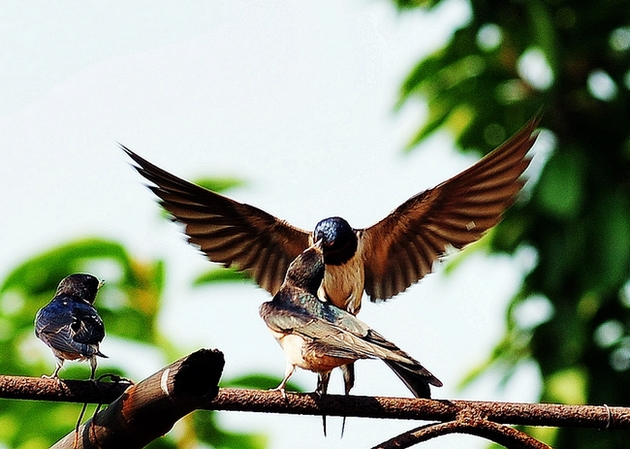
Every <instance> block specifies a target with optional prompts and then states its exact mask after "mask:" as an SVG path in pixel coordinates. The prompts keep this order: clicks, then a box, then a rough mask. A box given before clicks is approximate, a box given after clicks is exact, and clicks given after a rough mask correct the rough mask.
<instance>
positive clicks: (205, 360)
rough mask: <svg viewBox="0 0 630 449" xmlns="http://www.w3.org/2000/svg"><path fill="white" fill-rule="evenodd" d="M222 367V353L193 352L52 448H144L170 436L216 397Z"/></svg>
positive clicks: (98, 414)
mask: <svg viewBox="0 0 630 449" xmlns="http://www.w3.org/2000/svg"><path fill="white" fill-rule="evenodd" d="M224 364H225V361H224V358H223V354H222V353H221V352H219V351H216V350H215V351H211V350H208V349H201V350H199V351H197V352H194V353H192V354H190V355H188V356H186V357H184V358H182V359H180V360H178V361H176V362H175V363H173V364H171V365H169V366H167V367H166V368H163V369H161V370H160V371H158V372H157V373H155V374H153V375H152V376H150V377H148V378H147V379H145V380H143V381H142V382H140V383H139V384H137V385H132V386H130V387H128V388H127V389H126V390H125V392H124V393H123V394H122V396H120V397H119V398H118V399H116V400H115V401H114V402H112V403H111V404H110V406H109V407H107V408H106V409H105V410H103V411H101V412H99V413H97V414H96V416H94V418H92V419H91V420H89V421H88V422H87V423H85V424H84V425H82V426H81V427H80V428H79V430H78V432H71V433H69V434H68V435H66V436H65V437H64V438H62V439H61V440H60V441H58V442H57V443H56V444H55V445H54V446H53V448H54V449H70V448H73V449H83V448H85V449H87V448H102V449H108V448H120V449H132V448H141V447H144V446H146V445H147V444H148V443H150V442H151V441H153V440H154V439H156V438H158V437H160V436H162V435H164V434H165V433H167V432H168V431H169V430H170V429H171V428H172V427H173V424H175V422H176V421H177V420H178V419H180V418H181V417H183V416H185V415H187V414H188V413H190V412H192V411H193V410H195V409H197V408H198V407H199V406H200V405H202V404H204V403H207V402H208V401H209V400H211V399H212V398H214V397H215V395H216V394H217V392H218V390H219V387H218V383H219V379H220V377H221V373H222V372H223V366H224ZM60 383H62V382H60Z"/></svg>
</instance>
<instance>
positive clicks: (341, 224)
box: [313, 217, 359, 265]
mask: <svg viewBox="0 0 630 449" xmlns="http://www.w3.org/2000/svg"><path fill="white" fill-rule="evenodd" d="M313 240H315V241H318V240H321V241H322V249H323V252H324V262H326V264H328V265H341V264H343V263H345V262H347V261H348V260H350V259H351V258H352V256H354V254H355V253H356V251H357V246H358V244H359V239H358V238H357V234H356V233H355V232H354V229H352V228H351V227H350V225H349V224H348V222H347V221H346V220H344V219H343V218H341V217H330V218H325V219H323V220H322V221H320V222H319V223H317V225H316V226H315V230H314V231H313Z"/></svg>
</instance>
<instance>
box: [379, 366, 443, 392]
mask: <svg viewBox="0 0 630 449" xmlns="http://www.w3.org/2000/svg"><path fill="white" fill-rule="evenodd" d="M383 361H384V362H385V363H386V364H387V366H389V367H390V368H391V369H392V371H394V372H395V373H396V375H397V376H398V377H399V378H400V380H402V381H403V382H404V383H405V385H407V388H409V390H411V392H412V393H413V394H414V396H415V397H417V398H426V399H430V398H431V389H430V388H429V384H430V385H434V386H436V387H441V386H442V382H440V380H439V379H438V378H437V377H435V376H434V375H433V374H431V373H430V372H429V371H428V370H427V369H426V368H424V367H423V366H422V365H420V364H419V363H418V364H416V365H410V364H405V363H400V362H394V361H391V360H383Z"/></svg>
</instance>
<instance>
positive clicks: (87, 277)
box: [55, 273, 101, 304]
mask: <svg viewBox="0 0 630 449" xmlns="http://www.w3.org/2000/svg"><path fill="white" fill-rule="evenodd" d="M100 286H101V282H100V281H99V280H98V279H97V278H95V277H94V276H92V275H91V274H81V273H78V274H71V275H70V276H67V277H65V278H63V279H62V280H61V282H60V283H59V286H58V287H57V293H55V296H69V297H71V298H74V299H77V300H82V301H85V302H87V303H88V304H93V303H94V300H95V299H96V293H97V292H98V288H99V287H100Z"/></svg>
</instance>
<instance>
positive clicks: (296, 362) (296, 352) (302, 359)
mask: <svg viewBox="0 0 630 449" xmlns="http://www.w3.org/2000/svg"><path fill="white" fill-rule="evenodd" d="M270 331H271V333H272V334H273V336H274V337H275V338H276V340H277V341H278V343H279V344H280V346H281V347H282V350H283V351H284V356H285V358H286V360H287V362H288V363H290V364H291V365H293V366H299V367H300V368H302V369H305V370H308V371H314V372H316V373H320V372H325V371H330V370H331V369H333V368H336V367H338V366H341V365H346V364H347V363H350V362H352V360H349V359H343V358H339V357H332V356H328V355H325V354H322V352H321V351H318V350H317V349H315V348H314V347H313V345H312V342H310V341H307V340H306V339H304V338H303V337H301V336H300V335H296V334H282V333H280V332H276V331H273V330H270Z"/></svg>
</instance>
